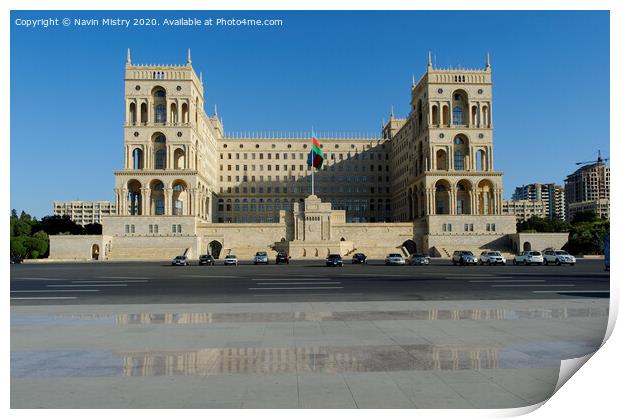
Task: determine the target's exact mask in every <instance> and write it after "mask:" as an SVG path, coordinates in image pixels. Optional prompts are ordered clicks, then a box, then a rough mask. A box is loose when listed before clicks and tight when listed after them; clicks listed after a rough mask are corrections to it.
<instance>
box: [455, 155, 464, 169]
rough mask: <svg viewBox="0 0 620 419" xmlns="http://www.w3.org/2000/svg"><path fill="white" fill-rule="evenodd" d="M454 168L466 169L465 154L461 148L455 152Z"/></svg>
mask: <svg viewBox="0 0 620 419" xmlns="http://www.w3.org/2000/svg"><path fill="white" fill-rule="evenodd" d="M454 170H465V155H464V154H463V152H462V151H461V150H456V151H455V152H454Z"/></svg>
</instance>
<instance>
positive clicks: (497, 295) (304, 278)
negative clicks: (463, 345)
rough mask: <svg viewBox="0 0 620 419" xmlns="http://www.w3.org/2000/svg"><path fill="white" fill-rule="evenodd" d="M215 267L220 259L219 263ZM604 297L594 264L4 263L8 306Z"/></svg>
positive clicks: (603, 280)
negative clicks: (6, 265) (8, 281)
mask: <svg viewBox="0 0 620 419" xmlns="http://www.w3.org/2000/svg"><path fill="white" fill-rule="evenodd" d="M218 262H219V263H221V261H218ZM580 297H583V298H609V272H604V271H603V262H602V261H600V260H578V262H577V264H576V266H568V265H565V266H512V264H510V263H509V264H508V265H506V266H452V265H451V263H450V261H448V260H433V262H432V263H431V265H430V266H385V265H384V264H383V263H382V262H381V261H371V262H369V263H368V264H367V265H351V264H350V261H345V266H344V267H342V268H333V267H329V268H328V267H325V266H324V263H323V262H322V261H292V262H291V264H290V265H277V266H276V265H273V264H271V265H267V266H265V265H262V266H254V265H253V264H251V263H249V262H246V263H243V262H241V264H240V265H239V266H222V265H216V266H197V265H196V264H194V265H192V266H188V267H185V266H178V267H176V266H174V267H173V266H170V265H169V264H166V263H164V262H133V263H129V262H127V263H119V262H116V263H112V262H92V263H46V264H42V263H37V264H22V265H11V304H12V305H50V304H157V303H220V302H303V301H390V300H494V299H502V300H514V299H539V298H540V299H550V298H580Z"/></svg>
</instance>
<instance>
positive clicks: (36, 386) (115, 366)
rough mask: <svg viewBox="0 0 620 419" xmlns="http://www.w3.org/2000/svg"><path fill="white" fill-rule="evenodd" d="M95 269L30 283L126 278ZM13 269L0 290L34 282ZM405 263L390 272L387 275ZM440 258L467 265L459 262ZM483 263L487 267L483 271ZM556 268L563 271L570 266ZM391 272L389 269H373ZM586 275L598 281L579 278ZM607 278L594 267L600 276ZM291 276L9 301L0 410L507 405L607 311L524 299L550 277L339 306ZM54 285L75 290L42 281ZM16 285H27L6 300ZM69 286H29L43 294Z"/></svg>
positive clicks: (563, 299) (604, 301)
mask: <svg viewBox="0 0 620 419" xmlns="http://www.w3.org/2000/svg"><path fill="white" fill-rule="evenodd" d="M112 265H113V264H100V265H98V266H107V267H109V266H112ZM95 266H96V265H91V268H90V269H91V275H90V279H87V278H83V279H81V280H80V279H73V280H67V281H66V283H65V282H63V281H55V282H54V281H51V280H52V279H54V278H53V277H54V272H55V271H54V269H53V268H49V267H48V270H47V277H48V281H46V284H51V285H53V284H56V285H63V284H64V285H71V284H75V282H71V281H91V282H79V283H78V284H79V285H95V286H96V287H88V288H91V289H103V288H105V287H104V286H102V285H115V284H126V285H130V284H132V282H123V281H132V279H131V278H130V276H132V275H126V276H127V277H126V278H125V279H119V278H118V277H119V276H121V275H105V276H116V277H117V278H116V279H113V278H108V279H105V278H99V279H97V277H96V272H98V271H97V270H96V269H98V268H93V267H95ZM119 266H120V265H119ZM21 268H25V269H24V270H23V272H22V271H21ZM28 268H30V266H19V267H17V269H13V271H12V272H13V278H12V279H13V282H14V283H12V288H13V289H16V290H17V289H24V288H27V287H25V286H20V284H21V282H27V281H31V282H35V283H38V282H37V281H41V279H38V280H37V279H32V280H27V279H25V278H28V277H30V278H35V276H33V273H32V272H30V273H29V274H28V275H31V276H24V275H23V273H25V272H26V270H27V269H28ZM37 268H40V266H37ZM74 268H75V267H74ZM266 268H267V269H274V268H277V267H266ZM301 268H303V267H300V269H301ZM347 268H350V266H345V268H343V269H341V270H340V271H339V272H345V271H346V269H347ZM498 268H500V267H498ZM58 269H60V270H59V271H58V272H62V269H67V268H66V267H65V268H62V267H58ZM161 269H167V268H163V267H161ZM189 269H191V267H190V268H189ZM202 269H203V270H204V269H209V268H207V267H204V268H202ZM234 269H235V268H234V267H232V268H229V272H231V273H232V272H234ZM248 269H250V270H251V269H259V268H253V267H252V268H250V267H248ZM307 269H310V268H307ZM377 269H379V268H377ZM415 269H416V267H403V268H402V269H401V270H400V272H401V273H402V274H404V273H405V272H406V273H411V272H415ZM442 269H455V270H458V272H460V273H461V274H465V273H467V272H468V271H467V268H460V267H451V266H450V267H448V266H445V267H444V268H442ZM474 269H478V268H474ZM490 269H491V270H487V274H488V275H490V274H489V272H492V270H493V269H494V268H493V267H491V268H490ZM537 269H538V268H533V270H535V271H537ZM550 269H554V272H555V269H557V268H555V267H554V268H550ZM563 269H564V270H565V272H566V273H567V274H568V273H571V272H572V273H577V272H579V271H578V270H571V269H572V268H570V267H563ZM18 270H19V271H18ZM293 271H294V270H293ZM293 271H291V272H293ZM593 271H594V270H593ZM146 272H149V271H148V270H146ZM168 272H170V271H168ZM174 272H177V273H178V272H189V271H187V270H185V271H184V268H179V269H177V270H175V271H174ZM252 272H253V274H252V275H254V273H255V271H252ZM294 272H296V271H294ZM375 272H377V273H381V272H383V273H384V272H387V271H384V270H378V271H375ZM420 272H421V271H420ZM471 272H478V271H471V270H470V271H469V273H471ZM523 272H525V271H523ZM549 272H551V271H549ZM64 273H66V272H64ZM271 273H273V272H271ZM252 275H250V276H252ZM391 275H395V274H393V273H391ZM478 275H482V274H481V273H479V274H478ZM82 276H84V275H82ZM133 276H135V277H137V275H135V274H133ZM146 276H149V274H146ZM254 276H255V275H254ZM504 276H505V275H504ZM17 277H20V278H21V280H20V281H21V282H20V281H17ZM143 277H144V275H143ZM150 278H151V279H149V281H151V282H149V284H151V288H157V287H159V285H157V280H156V279H155V278H154V276H152V277H150ZM394 278H398V277H388V280H392V281H393V280H394ZM465 278H472V277H471V276H469V277H468V276H466V277H465ZM484 278H487V279H478V280H479V281H490V282H476V283H471V282H469V281H472V279H469V280H468V281H467V283H468V284H472V286H474V285H476V284H478V285H480V284H486V285H487V286H489V285H493V284H496V285H501V284H504V285H506V284H515V285H524V284H538V285H544V284H547V283H546V282H533V283H528V282H525V283H524V282H518V278H515V279H514V280H516V281H517V282H512V283H511V282H506V281H507V280H506V279H501V278H500V279H492V278H494V276H491V277H488V276H487V277H484ZM489 278H491V279H489ZM592 278H594V279H592V281H595V280H596V278H598V277H597V276H596V275H594V273H593V276H592ZM56 279H59V278H56ZM277 279H278V278H272V281H269V280H262V281H260V282H267V283H276V282H277V283H280V284H281V283H283V282H289V283H292V284H297V283H300V282H305V283H307V282H311V283H312V280H309V279H305V280H298V279H295V276H292V277H291V279H289V280H287V281H283V280H281V279H280V280H277ZM548 279H549V280H550V281H552V280H553V277H550V278H548ZM133 280H134V281H136V280H138V279H133ZM213 280H214V281H215V280H217V278H216V279H213ZM388 280H386V282H389V281H388ZM584 280H585V279H584ZM598 280H601V278H599V279H598ZM608 280H609V276H608V275H607V277H606V281H607V287H608ZM162 281H163V280H162ZM205 281H207V282H208V281H209V279H205ZM230 281H242V280H241V279H234V278H233V279H230ZM493 281H495V282H493ZM539 281H540V280H539ZM253 282H259V281H253ZM322 282H329V280H326V281H322ZM340 282H342V281H340ZM603 282H604V281H603ZM593 283H594V282H593ZM133 284H144V283H140V282H138V283H133ZM164 284H165V282H162V285H161V287H164ZM181 284H182V282H181ZM243 284H245V282H243ZM556 285H557V284H556ZM294 286H296V287H299V288H302V287H303V288H310V289H299V290H292V291H291V290H286V291H285V292H289V293H291V295H289V296H278V297H277V300H278V301H275V300H274V299H271V300H269V301H267V302H264V301H261V300H260V298H254V299H253V300H251V299H250V298H246V297H244V298H242V299H240V301H237V302H226V303H209V302H205V303H191V304H180V303H168V302H166V303H161V302H157V300H158V299H160V297H159V296H158V294H157V293H155V292H148V293H147V292H146V291H145V292H143V294H148V295H150V297H149V298H151V301H150V302H149V303H148V304H127V303H118V304H114V303H113V302H112V300H113V299H114V295H106V296H101V297H99V298H100V300H99V301H100V302H99V303H97V304H90V303H88V301H84V300H83V301H82V302H80V299H78V298H76V299H72V300H67V301H68V302H70V303H69V304H65V303H60V302H61V301H63V300H48V301H53V303H52V304H50V303H49V302H44V300H30V302H29V303H27V301H26V300H13V301H12V307H11V407H13V408H512V407H522V406H528V405H532V404H535V403H538V402H541V401H543V400H545V399H546V398H548V397H549V396H550V395H551V394H552V393H553V390H554V388H555V385H556V382H557V378H558V372H559V367H560V361H561V360H562V359H567V358H574V357H580V356H583V355H585V354H588V353H591V352H592V351H595V350H596V349H597V348H598V347H599V346H600V344H601V341H602V339H603V336H604V334H605V329H606V326H607V317H608V312H609V306H608V304H609V300H608V298H597V297H592V296H590V297H588V294H587V293H583V294H579V295H574V294H573V295H571V294H570V293H569V294H565V295H554V294H542V295H548V298H541V294H531V292H532V290H536V289H539V288H553V289H554V290H555V288H556V287H531V288H528V292H530V295H532V296H534V295H536V297H535V298H531V299H523V298H521V299H497V298H494V296H495V294H489V295H490V296H491V297H492V298H489V299H470V298H464V299H457V298H456V296H453V298H451V299H448V300H437V299H425V300H422V299H409V300H407V299H403V300H397V299H391V300H382V301H381V300H374V301H372V300H365V301H361V300H357V298H359V296H357V297H356V298H349V299H348V301H347V298H346V296H345V298H344V299H343V300H341V301H316V300H318V299H319V298H320V299H323V300H328V299H330V298H332V297H330V296H316V297H314V298H311V299H310V301H301V300H303V297H301V296H299V295H300V294H303V293H306V294H312V293H317V294H318V293H320V294H328V293H329V292H334V293H338V292H340V291H341V290H340V289H333V290H329V289H327V290H325V289H324V290H320V291H319V290H314V289H312V287H313V285H305V284H301V285H294ZM317 286H318V285H317ZM432 286H433V285H432V283H431V284H427V285H426V287H428V288H432ZM281 287H283V286H281ZM54 288H57V289H59V288H65V289H76V288H75V286H73V287H71V286H68V287H52V288H48V289H54ZM88 288H86V287H83V288H81V289H88ZM109 288H117V287H109ZM123 288H127V287H123ZM253 288H259V286H255V287H253ZM272 288H273V287H272ZM457 288H458V287H457ZM501 288H504V287H501ZM521 288H523V287H518V289H519V290H521ZM569 288H575V287H567V288H566V289H569ZM515 289H516V288H515ZM607 289H608V288H607ZM257 292H258V293H260V291H254V293H253V294H248V295H256V294H257ZM269 292H271V293H274V294H275V292H274V291H273V290H272V291H269ZM520 292H522V291H520ZM238 293H241V288H239V290H238ZM24 294H29V295H30V294H34V295H35V296H41V295H42V294H43V293H12V296H14V295H24ZM70 294H71V293H67V292H63V293H55V292H51V293H45V295H46V296H47V297H63V296H70ZM75 294H79V293H75ZM85 294H89V295H90V294H99V293H96V292H95V293H90V292H89V293H85ZM243 294H244V295H245V292H244V293H243ZM466 295H467V294H466ZM596 295H598V294H596ZM46 296H44V297H43V298H46ZM80 298H82V297H80ZM89 298H92V297H89ZM273 298H276V297H273ZM332 299H333V298H332ZM246 300H249V301H246ZM284 300H288V301H284Z"/></svg>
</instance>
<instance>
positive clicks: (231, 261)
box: [224, 255, 238, 266]
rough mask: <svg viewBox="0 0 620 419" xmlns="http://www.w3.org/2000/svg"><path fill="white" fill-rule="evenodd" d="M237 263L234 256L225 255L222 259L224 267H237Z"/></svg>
mask: <svg viewBox="0 0 620 419" xmlns="http://www.w3.org/2000/svg"><path fill="white" fill-rule="evenodd" d="M237 264H238V261H237V256H235V255H226V257H225V258H224V265H235V266H237Z"/></svg>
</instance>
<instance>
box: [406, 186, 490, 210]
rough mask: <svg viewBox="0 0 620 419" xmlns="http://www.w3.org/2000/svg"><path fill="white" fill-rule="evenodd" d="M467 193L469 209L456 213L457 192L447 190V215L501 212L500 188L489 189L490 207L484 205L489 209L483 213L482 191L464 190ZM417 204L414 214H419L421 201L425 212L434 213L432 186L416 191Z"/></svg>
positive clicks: (434, 194)
mask: <svg viewBox="0 0 620 419" xmlns="http://www.w3.org/2000/svg"><path fill="white" fill-rule="evenodd" d="M466 192H467V193H468V198H469V205H470V208H469V211H468V212H467V213H463V214H457V211H456V207H457V197H458V196H457V193H456V192H455V191H452V190H449V191H447V194H448V200H449V208H448V214H447V215H487V214H488V215H499V214H501V213H502V199H501V197H502V191H501V190H497V191H491V192H489V196H488V199H489V200H492V202H491V205H490V207H485V208H488V209H489V210H490V211H489V212H487V213H485V212H484V210H483V211H482V212H481V211H480V203H481V202H480V200H481V199H482V196H481V194H482V192H478V193H476V192H474V191H473V190H470V191H466ZM417 198H418V199H417V205H418V208H415V209H414V211H415V213H416V214H420V211H419V209H420V207H422V202H424V207H425V210H426V211H425V213H426V214H428V215H436V208H437V205H436V199H437V192H436V191H435V189H434V188H426V189H425V191H424V193H422V192H418V197H417ZM412 209H413V208H412ZM464 210H466V208H464Z"/></svg>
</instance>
